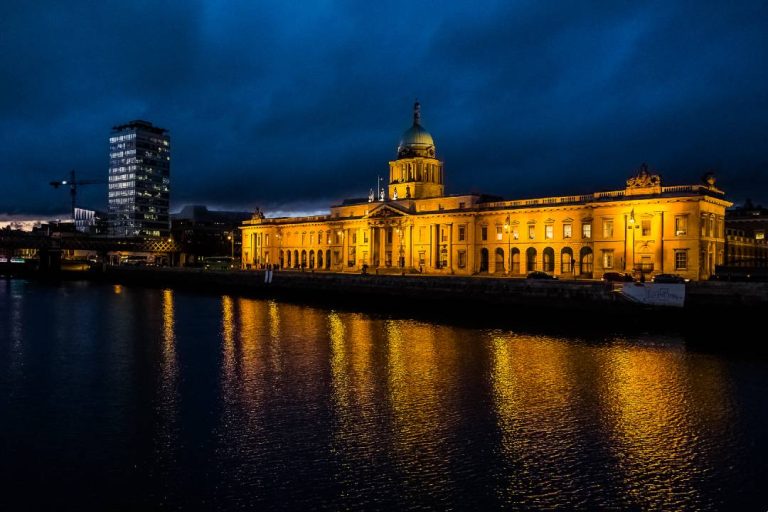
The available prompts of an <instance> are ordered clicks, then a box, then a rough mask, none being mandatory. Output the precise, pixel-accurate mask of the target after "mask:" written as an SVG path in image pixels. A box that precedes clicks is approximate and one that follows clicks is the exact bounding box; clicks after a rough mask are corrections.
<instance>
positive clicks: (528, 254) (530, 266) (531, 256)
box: [525, 247, 536, 272]
mask: <svg viewBox="0 0 768 512" xmlns="http://www.w3.org/2000/svg"><path fill="white" fill-rule="evenodd" d="M525 270H526V271H528V272H533V271H534V270H536V249H534V248H533V247H529V248H528V250H526V251H525Z"/></svg>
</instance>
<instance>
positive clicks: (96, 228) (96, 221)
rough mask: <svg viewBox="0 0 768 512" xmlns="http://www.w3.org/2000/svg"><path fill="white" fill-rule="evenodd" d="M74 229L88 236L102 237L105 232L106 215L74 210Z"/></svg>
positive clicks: (92, 211) (82, 209)
mask: <svg viewBox="0 0 768 512" xmlns="http://www.w3.org/2000/svg"><path fill="white" fill-rule="evenodd" d="M74 217H75V229H76V230H77V231H79V232H81V233H87V234H89V235H103V234H104V233H105V232H106V215H104V213H103V212H99V211H96V210H88V209H85V208H77V207H76V208H75V213H74Z"/></svg>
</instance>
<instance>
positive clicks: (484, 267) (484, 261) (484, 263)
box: [480, 248, 488, 272]
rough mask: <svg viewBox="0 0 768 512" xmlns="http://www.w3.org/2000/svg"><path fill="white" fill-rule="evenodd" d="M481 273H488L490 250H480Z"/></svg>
mask: <svg viewBox="0 0 768 512" xmlns="http://www.w3.org/2000/svg"><path fill="white" fill-rule="evenodd" d="M480 272H488V249H485V248H483V249H480Z"/></svg>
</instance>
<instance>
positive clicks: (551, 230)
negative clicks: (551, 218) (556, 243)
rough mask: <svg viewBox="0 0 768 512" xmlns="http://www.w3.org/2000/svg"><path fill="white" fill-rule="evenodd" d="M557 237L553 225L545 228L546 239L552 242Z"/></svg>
mask: <svg viewBox="0 0 768 512" xmlns="http://www.w3.org/2000/svg"><path fill="white" fill-rule="evenodd" d="M554 237H555V226H553V225H552V224H547V225H546V226H544V238H545V239H547V240H552V239H553V238H554Z"/></svg>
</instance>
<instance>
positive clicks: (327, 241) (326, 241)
mask: <svg viewBox="0 0 768 512" xmlns="http://www.w3.org/2000/svg"><path fill="white" fill-rule="evenodd" d="M325 243H327V244H328V245H331V232H330V231H329V232H328V235H327V236H326V238H325Z"/></svg>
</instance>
